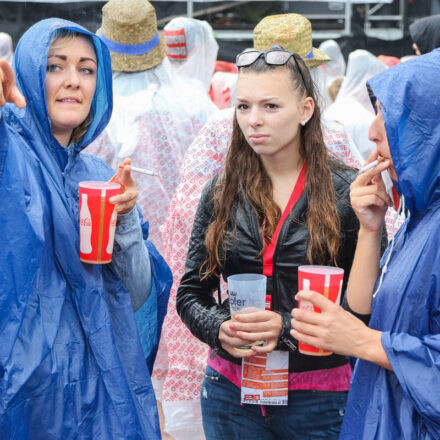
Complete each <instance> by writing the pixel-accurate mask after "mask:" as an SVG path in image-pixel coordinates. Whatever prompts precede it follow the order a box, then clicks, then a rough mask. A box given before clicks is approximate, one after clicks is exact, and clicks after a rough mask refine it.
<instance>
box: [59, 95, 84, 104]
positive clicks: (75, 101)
mask: <svg viewBox="0 0 440 440" xmlns="http://www.w3.org/2000/svg"><path fill="white" fill-rule="evenodd" d="M57 102H62V103H73V104H81V100H80V99H79V98H76V97H74V96H66V97H65V98H59V99H57Z"/></svg>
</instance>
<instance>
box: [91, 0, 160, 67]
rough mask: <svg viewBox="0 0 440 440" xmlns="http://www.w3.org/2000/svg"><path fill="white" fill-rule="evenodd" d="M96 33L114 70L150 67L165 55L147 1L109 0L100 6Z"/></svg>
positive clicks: (155, 20)
mask: <svg viewBox="0 0 440 440" xmlns="http://www.w3.org/2000/svg"><path fill="white" fill-rule="evenodd" d="M96 34H97V35H98V36H99V37H101V39H102V40H103V42H104V43H105V44H106V45H107V47H108V49H109V50H110V55H111V57H112V69H113V70H115V71H118V72H139V71H142V70H147V69H151V68H153V67H155V66H157V65H159V64H160V63H161V62H162V60H163V59H164V58H165V56H166V45H165V42H164V40H163V37H162V35H161V34H159V32H158V30H157V19H156V11H155V9H154V7H153V5H152V4H151V3H150V2H149V1H147V0H110V1H109V2H108V3H106V4H105V5H104V6H103V8H102V27H100V28H99V29H98V31H97V32H96Z"/></svg>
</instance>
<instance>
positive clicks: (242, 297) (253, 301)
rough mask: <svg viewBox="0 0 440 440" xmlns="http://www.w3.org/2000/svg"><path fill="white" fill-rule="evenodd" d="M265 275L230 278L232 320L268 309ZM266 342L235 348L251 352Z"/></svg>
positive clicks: (241, 275)
mask: <svg viewBox="0 0 440 440" xmlns="http://www.w3.org/2000/svg"><path fill="white" fill-rule="evenodd" d="M266 282H267V278H266V276H265V275H260V274H254V273H244V274H238V275H231V276H229V277H228V294H229V307H230V310H231V319H232V321H234V319H235V316H236V315H238V314H243V313H254V312H258V311H261V310H265V308H266ZM263 344H264V341H256V342H254V343H250V344H249V345H244V346H240V347H235V349H236V350H239V351H250V350H251V348H252V346H253V345H263Z"/></svg>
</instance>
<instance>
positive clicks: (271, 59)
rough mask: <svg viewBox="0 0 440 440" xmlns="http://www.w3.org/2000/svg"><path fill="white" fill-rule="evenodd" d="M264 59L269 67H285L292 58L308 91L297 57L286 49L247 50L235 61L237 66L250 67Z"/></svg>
mask: <svg viewBox="0 0 440 440" xmlns="http://www.w3.org/2000/svg"><path fill="white" fill-rule="evenodd" d="M261 57H263V58H264V62H265V63H266V64H268V65H269V66H284V65H285V64H287V62H288V61H289V59H290V57H292V58H293V59H294V61H295V64H296V67H297V68H298V72H299V74H300V75H301V78H302V80H303V84H304V87H305V88H306V90H307V85H306V81H305V79H304V76H303V73H302V71H301V68H300V67H299V64H298V60H297V59H296V57H295V53H294V52H289V51H288V50H284V49H276V48H275V49H269V50H245V51H243V52H241V53H239V54H238V55H237V58H236V59H235V65H236V66H237V67H238V68H240V67H248V66H250V65H251V64H254V63H255V61H257V60H258V59H259V58H261Z"/></svg>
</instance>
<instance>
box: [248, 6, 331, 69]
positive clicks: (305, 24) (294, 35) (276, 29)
mask: <svg viewBox="0 0 440 440" xmlns="http://www.w3.org/2000/svg"><path fill="white" fill-rule="evenodd" d="M274 45H279V46H282V47H283V49H286V50H288V51H290V52H295V53H296V54H298V55H300V56H301V57H302V58H303V60H304V62H305V63H306V66H307V67H308V68H309V69H312V68H313V67H317V66H320V65H322V64H325V63H328V62H329V61H330V60H331V58H330V57H329V56H328V55H327V54H325V53H324V52H323V51H322V50H319V49H316V48H314V47H312V25H311V24H310V21H309V20H308V19H307V18H306V17H304V16H303V15H300V14H282V15H269V16H268V17H265V18H263V19H262V20H261V21H260V22H259V23H258V24H257V25H256V26H255V29H254V48H255V49H257V50H268V49H269V48H270V47H271V46H274Z"/></svg>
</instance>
